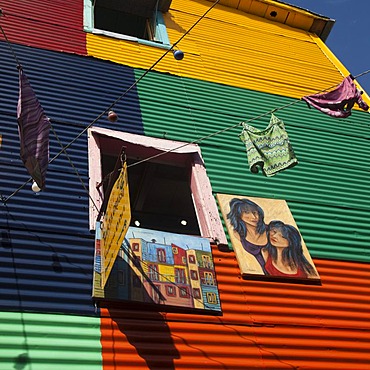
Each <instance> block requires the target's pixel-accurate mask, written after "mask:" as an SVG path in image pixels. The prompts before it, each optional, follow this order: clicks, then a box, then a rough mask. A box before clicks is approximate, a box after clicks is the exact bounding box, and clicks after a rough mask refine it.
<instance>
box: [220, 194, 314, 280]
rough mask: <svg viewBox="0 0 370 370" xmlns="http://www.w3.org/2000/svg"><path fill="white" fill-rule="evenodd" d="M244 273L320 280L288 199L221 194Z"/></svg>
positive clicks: (228, 226) (232, 238) (234, 247)
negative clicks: (287, 201)
mask: <svg viewBox="0 0 370 370" xmlns="http://www.w3.org/2000/svg"><path fill="white" fill-rule="evenodd" d="M217 200H218V202H219V204H220V207H221V211H222V214H223V218H224V220H225V223H226V227H227V229H228V232H229V236H230V240H231V243H232V246H233V249H234V251H235V255H236V258H237V260H238V263H239V266H240V269H241V273H242V275H243V277H247V278H248V277H253V276H261V275H262V276H264V277H270V278H278V279H279V280H284V279H287V280H290V281H291V280H306V281H307V280H312V281H319V279H320V278H319V275H318V272H317V270H316V268H315V265H314V263H313V261H312V259H311V256H310V254H309V252H308V250H307V247H306V245H305V243H304V241H303V239H302V236H301V234H300V232H299V230H298V227H297V225H296V223H295V221H294V218H293V216H292V214H291V212H290V210H289V207H288V205H287V203H286V201H285V200H278V199H266V198H253V197H239V196H235V195H226V194H218V195H217Z"/></svg>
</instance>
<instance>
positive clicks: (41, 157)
mask: <svg viewBox="0 0 370 370" xmlns="http://www.w3.org/2000/svg"><path fill="white" fill-rule="evenodd" d="M17 120H18V132H19V139H20V152H21V153H20V154H21V159H22V161H23V163H24V165H25V167H26V169H27V171H28V173H29V174H30V175H31V176H32V178H33V180H34V181H36V183H37V185H38V187H39V188H40V189H41V190H42V189H44V188H45V175H46V170H47V167H48V163H49V132H50V122H49V119H48V117H46V115H45V113H44V110H43V108H42V106H41V104H40V103H39V101H38V99H37V97H36V95H35V93H34V91H33V90H32V87H31V85H30V83H29V81H28V79H27V76H26V75H25V73H24V72H23V70H22V68H19V99H18V107H17Z"/></svg>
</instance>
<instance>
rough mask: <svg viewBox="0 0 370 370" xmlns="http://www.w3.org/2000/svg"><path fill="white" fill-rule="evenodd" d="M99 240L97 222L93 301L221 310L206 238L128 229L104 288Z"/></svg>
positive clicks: (162, 309) (191, 309) (209, 248)
mask: <svg viewBox="0 0 370 370" xmlns="http://www.w3.org/2000/svg"><path fill="white" fill-rule="evenodd" d="M100 239H101V229H100V223H97V229H96V238H95V261H94V262H95V263H94V284H93V297H94V298H96V299H97V300H108V301H125V302H130V303H131V304H136V305H138V304H143V305H147V306H152V307H153V305H154V307H155V308H156V309H158V310H160V311H166V310H171V308H181V311H183V310H186V311H187V310H190V311H194V310H195V311H200V312H205V313H207V314H208V313H215V314H221V304H220V297H219V292H218V287H217V281H216V274H215V270H214V264H213V259H212V252H211V245H210V242H209V240H208V239H206V238H202V237H197V236H187V235H182V234H175V233H169V232H163V231H156V230H149V229H143V228H137V227H129V228H128V231H127V234H126V236H125V239H124V241H123V243H122V245H121V248H120V250H119V252H118V255H117V257H116V260H115V262H114V265H113V267H112V270H111V273H110V275H109V278H108V280H107V283H106V284H105V285H104V287H103V284H102V282H101V271H102V270H101V269H102V259H101V250H100ZM137 307H139V306H137ZM140 307H142V306H140ZM175 311H176V310H175Z"/></svg>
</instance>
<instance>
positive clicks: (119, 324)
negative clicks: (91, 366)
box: [100, 259, 180, 370]
mask: <svg viewBox="0 0 370 370" xmlns="http://www.w3.org/2000/svg"><path fill="white" fill-rule="evenodd" d="M117 263H118V262H117V261H116V263H115V267H114V268H113V270H114V271H112V272H113V273H112V274H111V276H110V278H109V280H111V279H112V278H113V279H117V276H116V274H115V272H116V270H117V269H116V267H117V266H118V265H117ZM119 268H120V269H122V270H125V271H127V272H128V276H130V277H128V278H127V281H132V280H133V276H134V275H135V276H136V273H135V272H134V270H133V269H132V268H131V266H130V265H129V264H128V263H127V262H126V261H124V260H122V259H120V261H119ZM141 273H142V274H143V275H144V277H145V278H146V281H147V280H150V279H149V277H148V276H146V275H145V273H144V271H141ZM152 284H153V283H152ZM108 285H111V284H108ZM154 287H155V285H154V284H153V286H152V290H153V288H154ZM126 289H127V286H126ZM112 293H113V292H112V291H110V292H109V288H108V289H107V290H106V292H105V296H106V298H107V299H108V300H109V299H114V297H116V299H117V296H116V295H115V294H114V293H113V294H112ZM154 295H155V296H157V295H156V294H154ZM135 298H136V299H137V300H136V301H135V300H134V299H135ZM100 307H101V315H102V324H101V332H102V341H101V342H102V346H103V363H104V364H107V365H108V364H109V366H110V367H111V368H113V369H117V370H118V369H122V368H126V367H127V368H129V367H135V363H134V361H135V357H136V362H140V360H139V359H138V358H137V355H139V356H140V357H141V358H142V359H143V360H144V361H145V362H146V364H147V366H148V369H150V370H174V369H175V365H174V359H176V358H179V357H180V356H179V352H178V350H177V349H176V346H175V343H174V341H173V338H172V335H171V331H170V328H169V327H168V325H167V323H166V321H165V318H164V316H163V315H162V314H161V313H160V312H158V306H157V305H156V304H155V301H154V300H153V298H152V297H151V296H150V295H149V294H148V292H147V290H146V288H145V286H144V285H143V283H142V282H141V279H135V297H131V296H130V297H129V296H127V297H126V300H125V298H123V297H121V300H120V301H117V300H116V301H105V300H103V301H101V302H100ZM122 307H124V309H122ZM126 341H127V342H128V343H129V344H130V345H131V346H132V347H134V349H135V350H136V353H135V351H133V355H132V357H131V359H130V353H132V352H130V349H129V348H126V349H123V347H125V346H126V345H127V343H125V342H126Z"/></svg>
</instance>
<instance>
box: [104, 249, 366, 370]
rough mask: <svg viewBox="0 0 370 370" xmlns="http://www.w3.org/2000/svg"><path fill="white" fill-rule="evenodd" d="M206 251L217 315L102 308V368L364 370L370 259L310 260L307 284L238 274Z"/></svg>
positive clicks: (226, 258) (231, 257) (228, 260)
mask: <svg viewBox="0 0 370 370" xmlns="http://www.w3.org/2000/svg"><path fill="white" fill-rule="evenodd" d="M213 253H214V261H215V265H216V273H217V279H218V284H219V289H220V298H221V305H222V310H223V316H221V317H217V316H208V315H206V316H202V315H190V314H174V313H166V314H164V313H159V312H154V313H151V312H146V313H145V312H140V311H125V310H122V309H119V310H113V309H107V308H105V309H102V311H101V314H102V318H101V333H102V339H101V341H102V347H103V363H104V369H109V370H110V369H117V368H120V369H126V368H127V369H131V368H138V369H147V368H149V369H152V368H158V369H163V370H164V369H174V368H176V369H201V368H202V369H204V368H207V369H233V370H238V369H246V368H248V369H253V368H257V369H259V368H266V369H273V370H277V369H289V368H290V369H291V368H298V367H302V366H305V368H307V369H323V368H325V369H358V370H360V369H369V364H370V353H369V351H368V349H369V348H370V322H369V316H370V315H369V314H370V313H369V307H370V284H369V283H368V282H369V281H370V264H364V263H356V262H344V261H328V260H317V259H314V262H315V265H316V267H317V269H318V271H319V274H320V277H321V281H322V285H321V286H310V285H302V284H288V283H272V282H261V281H246V280H243V279H241V277H240V272H239V267H238V264H237V261H236V258H235V254H234V253H233V252H221V251H219V250H217V249H216V248H214V250H213ZM121 308H122V307H121ZM138 308H139V307H138ZM246 361H247V362H246ZM246 363H248V366H247V367H245V366H246V365H245V364H246ZM130 366H131V367H130ZM151 366H152V367H151ZM156 366H157V367H156ZM289 366H290V367H289Z"/></svg>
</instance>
